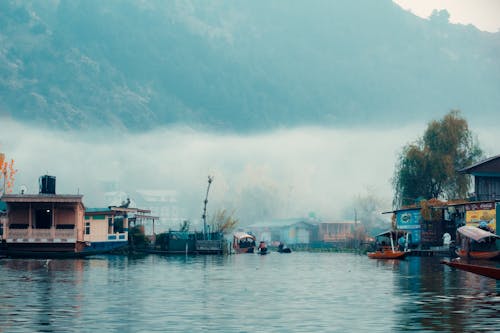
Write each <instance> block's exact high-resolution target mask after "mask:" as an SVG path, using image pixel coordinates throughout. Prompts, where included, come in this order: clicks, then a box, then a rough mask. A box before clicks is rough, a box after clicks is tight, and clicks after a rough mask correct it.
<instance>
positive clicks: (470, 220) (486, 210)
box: [465, 202, 497, 232]
mask: <svg viewBox="0 0 500 333" xmlns="http://www.w3.org/2000/svg"><path fill="white" fill-rule="evenodd" d="M465 224H466V225H472V226H475V227H479V226H480V225H483V226H487V227H488V228H489V229H491V231H492V232H495V230H496V229H497V224H496V209H495V203H493V202H485V203H477V204H468V205H465Z"/></svg>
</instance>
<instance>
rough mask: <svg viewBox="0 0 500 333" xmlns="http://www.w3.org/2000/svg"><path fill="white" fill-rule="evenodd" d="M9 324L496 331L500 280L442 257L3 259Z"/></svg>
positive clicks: (1, 326) (0, 272) (2, 325)
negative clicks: (446, 263) (445, 262)
mask: <svg viewBox="0 0 500 333" xmlns="http://www.w3.org/2000/svg"><path fill="white" fill-rule="evenodd" d="M0 286H1V290H0V293H1V296H2V302H0V332H16V331H17V332H26V331H45V332H52V331H54V332H60V331H64V332H68V331H76V332H80V331H125V332H141V331H143V332H150V331H155V330H156V331H179V332H227V331H236V332H257V331H265V332H283V331H295V332H297V331H300V332H303V331H307V332H309V331H314V332H357V331H366V330H368V329H369V330H370V331H371V332H387V331H394V332H405V331H428V332H436V331H439V332H441V331H449V332H451V331H453V332H460V331H472V330H475V331H488V330H490V331H491V330H494V329H495V328H497V327H500V326H498V325H499V324H500V323H499V322H498V319H497V318H496V316H497V312H498V308H499V305H500V298H499V296H498V292H499V290H500V288H499V285H498V284H497V283H496V282H495V281H494V280H492V279H488V278H485V277H480V276H477V275H474V274H472V273H467V272H462V271H458V270H455V269H452V268H450V267H447V266H444V265H442V264H440V263H439V259H438V258H419V257H409V258H407V259H406V260H385V261H384V260H371V259H368V258H366V257H365V256H360V255H351V254H338V253H320V254H317V253H299V252H297V253H293V254H291V255H287V256H283V255H280V254H277V253H272V254H270V255H268V256H258V255H250V254H249V255H247V254H243V255H233V256H183V255H180V256H160V255H149V256H144V255H142V256H131V257H127V256H96V257H93V258H89V259H79V260H50V261H45V260H22V259H16V260H14V259H4V260H0Z"/></svg>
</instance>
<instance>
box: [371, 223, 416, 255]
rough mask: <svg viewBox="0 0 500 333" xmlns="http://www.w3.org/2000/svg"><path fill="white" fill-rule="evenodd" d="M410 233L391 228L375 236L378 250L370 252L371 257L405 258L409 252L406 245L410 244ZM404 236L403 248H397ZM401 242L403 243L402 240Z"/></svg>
mask: <svg viewBox="0 0 500 333" xmlns="http://www.w3.org/2000/svg"><path fill="white" fill-rule="evenodd" d="M408 236H409V234H408V233H407V232H406V231H403V230H389V231H386V232H383V233H381V234H378V235H377V236H375V238H376V241H377V244H376V246H377V250H376V251H374V252H368V253H367V255H368V258H370V259H403V258H404V257H405V256H406V254H407V253H408V251H407V247H406V245H407V244H408ZM401 238H403V239H404V245H403V244H400V245H402V246H403V248H397V247H396V244H398V241H399V240H400V239H401ZM401 243H403V242H402V241H401Z"/></svg>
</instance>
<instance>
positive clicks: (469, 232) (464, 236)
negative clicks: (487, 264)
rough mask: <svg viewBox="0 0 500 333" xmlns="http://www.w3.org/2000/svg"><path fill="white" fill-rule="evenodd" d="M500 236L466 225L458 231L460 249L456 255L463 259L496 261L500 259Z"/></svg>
mask: <svg viewBox="0 0 500 333" xmlns="http://www.w3.org/2000/svg"><path fill="white" fill-rule="evenodd" d="M497 239H500V236H498V235H495V234H494V233H491V232H489V231H486V230H483V229H480V228H478V227H474V226H470V225H466V226H463V227H460V228H458V229H457V240H458V244H459V248H458V249H457V250H456V254H457V255H458V256H459V257H461V258H470V259H495V258H497V257H500V251H499V250H498V249H497V247H496V240H497Z"/></svg>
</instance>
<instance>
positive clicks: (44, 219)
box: [35, 208, 52, 229]
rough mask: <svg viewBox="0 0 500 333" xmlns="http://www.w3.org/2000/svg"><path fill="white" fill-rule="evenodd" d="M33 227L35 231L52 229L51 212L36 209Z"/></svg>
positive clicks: (44, 209)
mask: <svg viewBox="0 0 500 333" xmlns="http://www.w3.org/2000/svg"><path fill="white" fill-rule="evenodd" d="M35 227H36V228H37V229H50V227H52V210H50V209H46V208H43V209H37V210H36V211H35Z"/></svg>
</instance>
